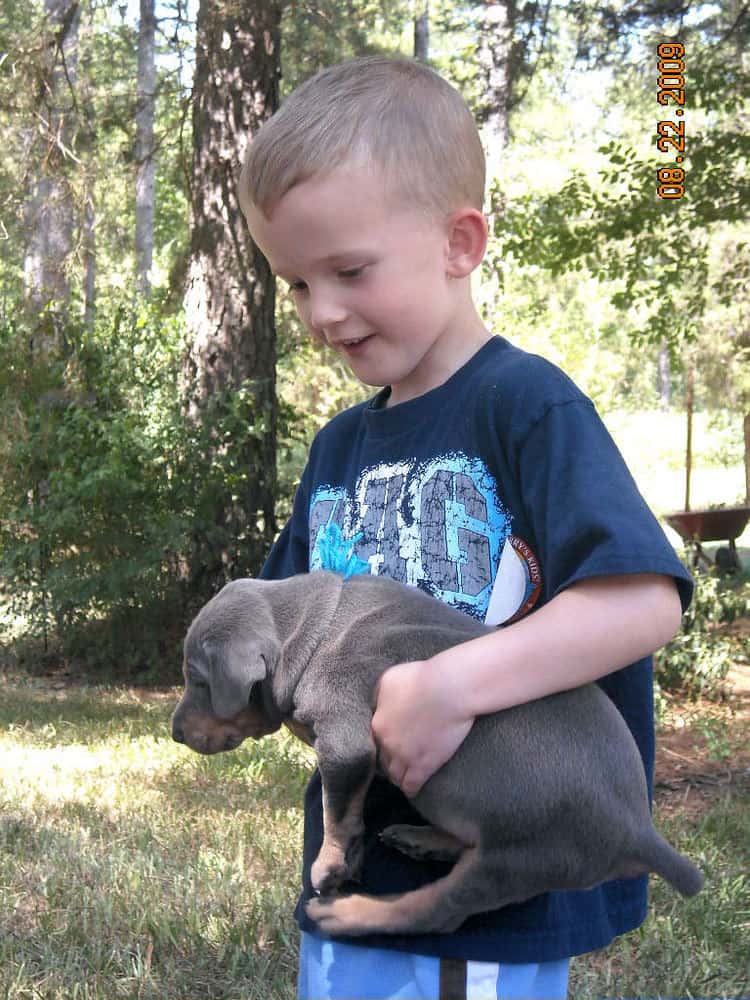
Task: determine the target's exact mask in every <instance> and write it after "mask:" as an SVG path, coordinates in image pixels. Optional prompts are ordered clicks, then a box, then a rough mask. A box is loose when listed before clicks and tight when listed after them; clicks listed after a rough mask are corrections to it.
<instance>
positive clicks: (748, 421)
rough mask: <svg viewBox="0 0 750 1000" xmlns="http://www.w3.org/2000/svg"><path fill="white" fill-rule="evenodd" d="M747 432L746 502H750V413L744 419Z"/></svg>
mask: <svg viewBox="0 0 750 1000" xmlns="http://www.w3.org/2000/svg"><path fill="white" fill-rule="evenodd" d="M743 428H744V432H745V503H750V413H746V414H745V419H744V421H743Z"/></svg>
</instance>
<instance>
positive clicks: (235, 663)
mask: <svg viewBox="0 0 750 1000" xmlns="http://www.w3.org/2000/svg"><path fill="white" fill-rule="evenodd" d="M262 587H263V585H262V582H259V581H254V580H237V581H235V582H234V583H230V584H227V586H226V587H224V589H223V590H222V591H220V593H219V594H217V596H216V597H214V598H213V600H211V601H209V602H208V604H206V606H205V607H204V608H202V609H201V611H200V612H199V614H198V615H197V617H196V618H195V620H194V622H193V624H192V625H191V626H190V629H189V630H188V634H187V637H186V638H185V657H184V661H183V674H184V677H185V692H184V694H183V696H182V698H181V699H180V702H179V703H178V705H177V708H176V709H175V711H174V714H173V716H172V737H173V739H175V740H177V742H178V743H185V744H187V746H189V747H190V748H191V749H192V750H196V751H197V752H198V753H206V754H210V753H219V752H220V751H222V750H234V749H235V748H236V747H238V746H239V745H240V743H242V741H243V740H245V739H247V737H249V736H250V737H253V738H254V739H259V738H260V737H261V736H265V735H266V734H267V733H272V732H274V731H275V730H276V729H278V728H279V726H280V725H281V722H282V719H281V717H280V716H278V715H277V714H276V712H275V711H274V707H273V705H272V703H271V702H270V685H263V684H262V682H263V681H264V680H265V679H266V677H267V676H268V674H269V672H270V673H272V672H273V668H274V666H275V663H276V660H277V658H278V653H279V646H278V642H277V641H276V639H275V630H274V626H273V619H272V616H271V614H270V610H269V608H268V605H267V602H266V601H265V600H264V598H263V594H262Z"/></svg>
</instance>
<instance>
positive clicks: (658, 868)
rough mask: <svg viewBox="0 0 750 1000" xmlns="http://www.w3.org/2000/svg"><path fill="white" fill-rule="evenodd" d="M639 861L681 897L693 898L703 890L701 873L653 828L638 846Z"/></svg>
mask: <svg viewBox="0 0 750 1000" xmlns="http://www.w3.org/2000/svg"><path fill="white" fill-rule="evenodd" d="M640 848H641V850H640V859H641V860H642V861H643V863H644V864H645V865H647V866H648V869H649V871H652V872H656V874H657V875H661V877H662V878H663V879H665V880H666V881H667V882H669V884H670V885H671V886H673V887H674V888H675V889H676V890H677V891H678V892H679V893H680V895H682V896H695V894H696V893H698V892H700V891H701V889H702V888H703V882H704V878H703V873H702V872H701V871H700V870H699V869H698V868H696V866H695V865H694V864H693V862H692V861H690V860H689V858H686V857H685V855H684V854H680V852H679V851H676V850H675V849H674V847H672V845H671V844H669V843H667V841H666V840H665V839H664V837H662V835H661V834H660V833H658V832H657V831H656V830H655V829H654V828H653V827H652V828H651V829H650V830H649V832H648V836H647V838H646V839H645V840H644V841H642V842H641V844H640Z"/></svg>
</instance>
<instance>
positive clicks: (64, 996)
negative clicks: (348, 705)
mask: <svg viewBox="0 0 750 1000" xmlns="http://www.w3.org/2000/svg"><path fill="white" fill-rule="evenodd" d="M176 697H177V692H173V693H169V694H161V695H154V694H151V695H149V696H145V695H142V694H139V693H138V692H136V691H128V690H123V689H102V688H94V687H91V688H75V687H73V688H68V689H66V690H60V691H55V690H53V689H51V688H50V687H49V686H46V687H45V686H43V685H42V683H41V682H35V683H31V682H29V681H28V680H26V681H24V680H22V679H21V678H15V679H14V680H13V681H9V680H8V679H7V678H6V680H5V682H4V683H2V685H0V761H1V762H2V763H0V995H2V996H4V997H5V998H8V1000H21V998H24V1000H25V998H32V997H33V998H45V1000H73V998H81V1000H117V998H127V1000H130V998H133V1000H135V998H138V1000H151V998H153V1000H156V998H159V1000H198V998H215V1000H219V998H222V1000H235V998H236V1000H240V998H242V1000H261V998H262V1000H290V998H292V997H293V996H294V978H295V961H296V959H295V956H296V947H297V937H296V930H295V927H294V924H293V921H292V918H291V911H292V907H293V903H294V900H295V896H296V886H297V879H298V867H299V857H300V851H301V832H300V827H301V808H300V807H301V801H302V792H303V787H304V784H305V782H306V779H307V776H308V774H309V771H310V766H311V765H310V758H309V755H308V752H307V751H306V750H305V749H304V748H303V747H302V746H301V745H300V744H298V743H297V742H296V741H295V740H294V739H293V738H292V737H290V736H288V735H285V734H279V735H278V736H275V737H269V738H267V739H266V740H264V741H262V742H260V743H257V744H253V743H250V744H248V745H247V746H243V747H242V748H241V749H240V750H239V751H237V752H235V753H233V754H226V755H219V756H216V757H211V758H204V757H199V756H197V755H195V754H192V753H191V752H190V751H188V750H186V749H185V748H184V747H179V746H177V745H176V744H174V743H172V741H171V740H170V738H169V729H168V721H169V714H170V711H171V708H172V706H173V704H174V701H175V699H176ZM670 823H671V828H670V831H669V832H670V835H671V836H672V838H673V839H674V840H675V841H676V842H677V843H679V844H680V845H681V846H682V847H683V848H684V849H687V850H688V851H689V852H690V854H691V855H692V856H693V857H695V858H696V859H698V860H699V862H700V864H701V865H702V866H703V867H704V869H705V871H706V872H707V875H708V888H707V890H706V891H704V892H703V893H702V894H701V895H699V896H698V897H697V898H696V899H695V900H692V901H690V902H688V903H685V902H683V901H681V900H680V899H679V898H678V897H676V896H675V895H674V893H672V892H671V890H669V889H668V888H667V887H665V886H664V885H663V884H661V883H660V882H659V881H658V880H654V884H653V912H652V916H651V917H650V919H649V921H648V922H647V924H646V925H645V926H644V928H642V929H641V930H639V931H637V932H634V933H633V934H631V935H628V936H626V937H625V938H623V939H621V940H620V941H618V942H617V943H616V944H615V945H614V946H613V947H612V948H610V949H608V950H607V951H606V952H604V953H601V954H595V955H592V956H588V957H586V958H584V959H581V960H578V961H577V962H575V963H574V966H573V976H572V982H571V994H570V995H571V996H572V997H576V1000H579V998H580V1000H586V998H589V997H591V998H593V997H604V996H610V997H613V996H628V997H657V996H671V997H676V996H681V997H690V996H701V997H740V996H742V995H743V993H744V992H746V990H747V983H748V968H749V963H750V933H749V931H750V928H749V927H748V921H749V920H750V884H749V882H748V874H747V873H748V872H749V871H750V792H748V791H747V790H745V792H744V793H743V792H741V791H738V790H736V789H735V790H734V791H733V792H732V793H731V794H729V793H727V795H726V797H725V798H724V799H723V800H721V801H720V802H718V803H717V804H715V806H714V807H713V808H712V809H711V810H710V811H709V812H708V813H707V814H706V815H704V816H703V818H701V819H700V820H699V821H696V822H695V823H693V824H692V825H685V823H681V822H680V821H679V818H676V819H675V818H673V819H672V820H671V821H670Z"/></svg>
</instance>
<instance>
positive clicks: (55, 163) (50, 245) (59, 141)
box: [24, 0, 80, 350]
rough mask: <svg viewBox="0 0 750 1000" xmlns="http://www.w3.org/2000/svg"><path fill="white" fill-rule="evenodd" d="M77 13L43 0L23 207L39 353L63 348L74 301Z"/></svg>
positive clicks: (29, 303)
mask: <svg viewBox="0 0 750 1000" xmlns="http://www.w3.org/2000/svg"><path fill="white" fill-rule="evenodd" d="M79 13H80V12H79V5H78V3H77V2H76V0H45V14H46V31H47V33H48V35H49V41H48V42H47V43H46V44H45V46H44V53H45V55H44V58H43V63H42V65H41V66H40V77H39V82H40V87H39V96H38V107H39V112H38V120H39V123H40V124H41V126H42V129H41V132H42V134H41V136H37V137H35V138H34V140H32V142H31V143H30V146H29V149H28V156H29V162H30V163H32V164H33V165H34V166H33V169H34V171H35V172H34V174H33V175H30V176H29V177H28V179H27V191H26V204H25V208H24V230H25V237H26V249H25V259H24V291H25V299H26V308H27V311H28V315H29V319H30V322H31V327H32V330H33V333H32V347H33V348H34V349H37V350H39V349H42V350H44V349H46V348H49V347H51V346H53V345H55V344H60V343H61V340H62V338H63V336H64V327H65V320H66V317H67V309H68V304H69V299H70V281H69V276H68V266H69V258H70V255H71V252H72V249H73V228H74V201H73V197H72V193H71V190H70V187H69V184H68V180H67V178H66V176H65V167H66V164H67V162H69V161H70V159H71V147H72V136H73V134H74V129H73V118H74V110H75V96H74V93H73V88H74V86H75V76H76V49H77V42H78V23H79Z"/></svg>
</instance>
